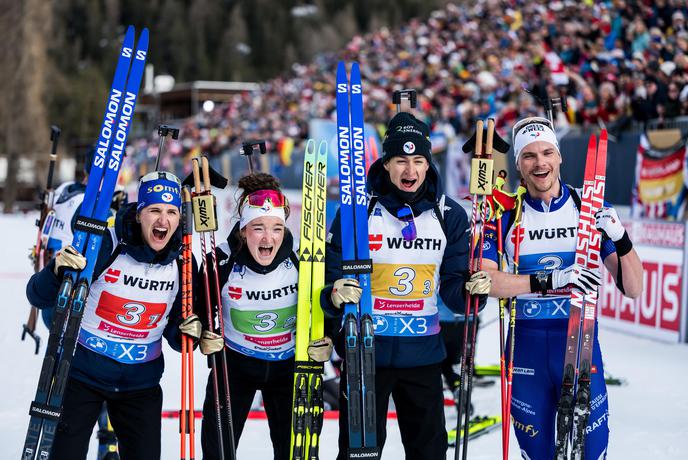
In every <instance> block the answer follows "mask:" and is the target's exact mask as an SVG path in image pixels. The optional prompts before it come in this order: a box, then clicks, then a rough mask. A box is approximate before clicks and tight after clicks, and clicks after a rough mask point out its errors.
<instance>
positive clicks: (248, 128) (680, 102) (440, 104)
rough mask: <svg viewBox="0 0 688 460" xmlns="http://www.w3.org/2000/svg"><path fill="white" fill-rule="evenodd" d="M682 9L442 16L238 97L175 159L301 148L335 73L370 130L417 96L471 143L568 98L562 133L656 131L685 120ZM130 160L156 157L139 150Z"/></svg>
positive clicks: (570, 2)
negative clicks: (348, 65)
mask: <svg viewBox="0 0 688 460" xmlns="http://www.w3.org/2000/svg"><path fill="white" fill-rule="evenodd" d="M686 3H687V2H686V0H655V1H651V0H608V1H601V2H600V1H596V2H593V1H591V0H586V1H575V0H563V1H561V0H554V1H552V0H527V1H524V0H502V1H498V0H481V1H477V2H462V5H461V6H457V5H453V4H449V5H447V6H446V7H445V8H444V9H441V10H438V11H435V12H434V13H432V14H431V16H430V17H429V18H425V19H413V20H411V21H409V22H408V23H407V24H405V25H404V26H402V27H400V28H399V29H396V30H389V29H386V28H382V29H379V30H377V31H375V32H372V33H369V34H367V35H364V36H356V37H354V38H353V39H352V40H351V41H350V42H349V43H348V45H347V46H346V48H345V49H344V50H343V51H341V52H338V53H329V54H322V55H318V56H316V57H315V59H314V60H313V61H312V62H311V63H309V64H305V65H302V64H295V65H293V66H292V68H291V69H290V71H289V72H287V73H285V74H284V75H282V76H280V77H277V78H275V79H273V80H270V81H268V82H265V83H263V84H261V88H260V90H258V91H256V92H252V93H243V94H237V95H235V96H234V97H233V99H232V100H231V101H230V102H229V103H227V104H223V105H221V106H218V107H216V108H214V109H213V110H212V111H210V112H201V113H199V114H197V115H196V116H194V117H192V118H189V119H187V120H185V121H184V122H183V125H182V136H180V141H179V143H177V144H176V145H172V146H171V148H172V150H173V153H179V154H182V155H188V154H193V153H194V152H195V151H203V152H206V153H209V154H210V155H213V154H218V153H220V152H222V151H224V150H226V149H228V148H232V147H234V146H236V145H238V144H239V143H240V142H241V141H242V140H245V139H255V138H260V139H266V140H268V141H269V142H270V143H271V147H270V148H271V149H272V150H275V149H276V148H277V145H278V143H279V142H280V141H281V140H283V139H285V138H290V139H293V140H294V141H295V142H296V144H297V145H298V144H299V143H300V142H301V141H303V140H304V139H306V138H307V136H308V121H309V120H310V119H312V118H332V117H333V116H334V109H335V101H334V97H335V92H334V84H335V69H336V64H337V61H339V60H341V59H344V60H347V61H353V60H356V61H358V62H359V63H360V64H361V73H362V77H363V89H364V95H365V117H366V121H368V122H371V123H374V124H376V125H377V126H380V127H381V128H382V127H384V123H386V121H387V120H388V119H389V117H390V116H391V115H392V113H393V111H394V110H395V107H394V106H393V105H392V104H391V94H392V92H393V91H394V90H395V89H401V88H415V89H417V90H418V100H419V107H418V112H419V113H420V114H421V116H424V117H425V118H426V119H427V121H428V122H430V123H431V125H432V126H433V128H434V129H436V130H441V131H443V132H445V133H447V134H448V135H449V136H450V137H451V135H457V134H466V133H467V132H468V131H469V130H470V129H472V127H473V121H474V120H475V119H476V118H477V117H483V118H484V117H487V116H493V117H495V118H496V119H497V126H498V128H499V129H501V130H503V131H508V128H509V127H510V126H511V125H512V124H513V122H514V121H515V120H516V119H518V118H520V117H523V116H526V115H531V114H541V113H542V109H541V107H539V106H538V104H537V103H536V102H535V100H534V98H533V97H532V95H531V94H529V93H528V92H526V91H524V87H525V88H527V89H529V90H530V91H531V92H532V93H534V94H536V95H539V96H544V95H545V94H548V95H549V96H555V95H558V94H564V95H565V97H566V99H567V102H568V104H567V105H568V110H567V112H566V113H563V114H560V115H559V122H560V123H569V124H572V125H580V126H583V127H589V126H607V127H608V128H609V129H610V131H612V132H613V131H614V130H616V131H622V130H624V129H626V128H627V127H628V126H630V125H631V124H633V123H634V122H636V123H644V122H646V121H648V120H651V119H657V118H660V119H661V118H664V119H668V118H673V117H678V116H682V115H688V27H687V25H686V18H687V14H688V5H687V4H686ZM136 145H137V150H139V151H140V153H144V152H141V150H143V151H145V150H146V149H150V148H154V146H155V143H154V142H145V141H144V142H139V143H137V144H136Z"/></svg>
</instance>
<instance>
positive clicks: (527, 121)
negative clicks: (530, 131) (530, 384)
mask: <svg viewBox="0 0 688 460" xmlns="http://www.w3.org/2000/svg"><path fill="white" fill-rule="evenodd" d="M534 124H537V125H545V126H547V127H548V128H549V129H551V130H552V131H554V126H553V125H552V122H551V121H549V120H548V119H547V118H543V117H528V118H524V119H523V120H521V121H519V122H518V123H516V124H515V125H514V127H513V128H512V129H511V137H512V138H513V137H516V133H518V132H519V131H520V130H522V129H523V128H525V127H526V126H528V125H534Z"/></svg>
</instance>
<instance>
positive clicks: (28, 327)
mask: <svg viewBox="0 0 688 460" xmlns="http://www.w3.org/2000/svg"><path fill="white" fill-rule="evenodd" d="M61 132H62V131H61V130H60V128H58V127H57V126H55V125H52V126H51V127H50V141H51V142H52V148H51V149H50V164H49V165H48V181H47V183H46V186H45V190H44V191H43V193H42V195H41V204H40V209H41V215H40V217H39V218H38V220H36V226H37V227H38V238H37V239H36V246H35V247H34V251H35V253H34V272H38V271H40V270H42V269H43V266H44V265H45V257H46V248H45V245H46V244H47V243H48V241H47V240H46V241H43V239H44V238H42V236H43V225H44V224H45V220H46V218H47V216H48V213H49V212H50V210H51V209H52V207H53V201H54V197H55V190H54V189H53V173H54V171H55V162H56V161H57V143H58V141H59V139H60V133H61ZM37 320H38V308H36V307H34V306H32V307H31V311H30V312H29V319H28V320H27V321H26V323H25V324H23V325H22V335H21V339H22V340H24V339H25V338H26V335H27V334H28V335H29V336H30V337H31V338H32V339H33V340H34V342H35V343H36V351H35V354H38V352H39V351H40V348H41V338H40V337H39V335H38V334H36V321H37Z"/></svg>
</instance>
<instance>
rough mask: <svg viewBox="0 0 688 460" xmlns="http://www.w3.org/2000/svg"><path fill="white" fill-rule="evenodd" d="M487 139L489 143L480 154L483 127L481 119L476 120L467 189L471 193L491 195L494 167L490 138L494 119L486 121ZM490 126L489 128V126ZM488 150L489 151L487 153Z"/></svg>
mask: <svg viewBox="0 0 688 460" xmlns="http://www.w3.org/2000/svg"><path fill="white" fill-rule="evenodd" d="M487 124H488V131H487V140H488V142H489V145H488V146H486V149H485V155H484V156H482V154H481V152H482V147H483V127H484V123H483V121H482V120H478V121H477V122H476V124H475V129H476V132H475V156H474V157H473V159H472V160H471V180H470V185H469V191H470V193H471V194H472V195H491V194H492V170H493V168H494V164H493V160H492V158H491V154H492V140H493V136H494V120H492V123H490V120H488V122H487ZM490 126H492V129H491V130H490V129H489V127H490ZM488 152H489V153H488Z"/></svg>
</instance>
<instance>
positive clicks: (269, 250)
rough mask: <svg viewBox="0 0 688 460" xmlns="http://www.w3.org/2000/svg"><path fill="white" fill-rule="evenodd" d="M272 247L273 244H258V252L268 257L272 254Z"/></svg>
mask: <svg viewBox="0 0 688 460" xmlns="http://www.w3.org/2000/svg"><path fill="white" fill-rule="evenodd" d="M272 249H273V246H264V245H260V246H258V253H259V254H260V255H261V256H262V257H269V256H270V254H272Z"/></svg>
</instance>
